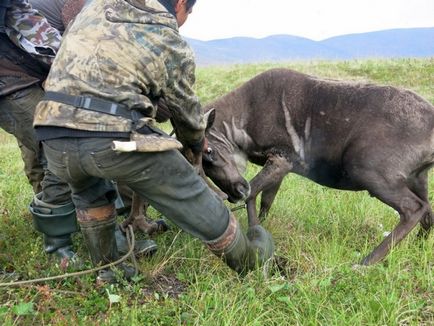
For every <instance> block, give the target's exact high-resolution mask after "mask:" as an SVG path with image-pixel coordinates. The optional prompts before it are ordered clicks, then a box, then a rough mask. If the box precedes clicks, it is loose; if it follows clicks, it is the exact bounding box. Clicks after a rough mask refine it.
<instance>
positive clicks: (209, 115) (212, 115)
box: [203, 108, 215, 130]
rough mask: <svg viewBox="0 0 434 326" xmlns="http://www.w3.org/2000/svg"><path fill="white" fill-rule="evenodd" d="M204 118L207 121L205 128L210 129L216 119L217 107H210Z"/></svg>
mask: <svg viewBox="0 0 434 326" xmlns="http://www.w3.org/2000/svg"><path fill="white" fill-rule="evenodd" d="M203 118H204V119H205V121H206V129H205V130H208V129H209V128H211V127H212V125H213V123H214V120H215V109H214V108H211V109H209V110H208V111H207V112H205V114H204V116H203Z"/></svg>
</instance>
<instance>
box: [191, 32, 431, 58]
mask: <svg viewBox="0 0 434 326" xmlns="http://www.w3.org/2000/svg"><path fill="white" fill-rule="evenodd" d="M187 41H188V42H189V44H190V45H191V46H192V48H193V50H194V52H195V54H196V61H197V64H198V65H220V64H235V63H255V62H279V61H289V60H306V59H355V58H368V57H374V58H398V57H430V56H434V27H431V28H410V29H391V30H385V31H378V32H369V33H362V34H348V35H342V36H337V37H332V38H329V39H325V40H322V41H313V40H310V39H307V38H303V37H297V36H291V35H273V36H269V37H265V38H261V39H255V38H249V37H234V38H228V39H220V40H211V41H199V40H195V39H189V38H187Z"/></svg>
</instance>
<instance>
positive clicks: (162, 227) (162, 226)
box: [155, 219, 170, 233]
mask: <svg viewBox="0 0 434 326" xmlns="http://www.w3.org/2000/svg"><path fill="white" fill-rule="evenodd" d="M155 223H157V230H156V231H155V232H157V233H164V232H166V231H168V230H169V229H170V227H169V225H168V224H167V223H166V221H165V220H163V219H159V220H156V221H155Z"/></svg>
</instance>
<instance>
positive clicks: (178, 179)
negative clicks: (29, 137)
mask: <svg viewBox="0 0 434 326" xmlns="http://www.w3.org/2000/svg"><path fill="white" fill-rule="evenodd" d="M194 3H195V0H94V1H93V2H91V3H90V4H89V5H88V6H87V7H86V8H85V9H84V11H83V12H82V13H81V14H80V15H79V16H78V17H77V18H76V20H75V21H74V23H73V24H72V25H71V26H70V28H69V31H68V35H67V36H66V37H65V39H64V41H63V43H62V47H61V49H60V51H59V53H58V56H57V57H56V60H55V62H54V64H53V67H52V70H51V72H50V75H49V77H48V79H47V81H46V90H47V95H48V96H47V97H46V98H45V100H44V101H42V102H40V103H39V104H38V106H37V109H36V115H35V121H34V125H35V127H36V128H37V129H36V130H37V134H38V137H39V139H41V140H42V141H43V144H44V151H45V153H46V155H47V158H48V166H49V168H50V170H51V169H52V171H54V172H55V173H56V174H57V175H59V176H61V177H62V178H63V179H64V180H66V181H67V182H68V183H69V184H70V186H71V190H72V194H73V195H72V198H73V201H74V204H75V205H76V207H77V219H78V222H79V224H80V227H81V230H82V233H83V236H84V239H85V241H86V244H87V247H88V249H89V252H90V254H91V258H92V261H93V263H94V264H100V263H106V262H112V261H114V260H116V258H117V255H116V244H115V242H114V241H113V232H114V224H115V217H114V216H115V214H114V206H113V199H114V193H113V188H112V186H111V184H110V183H109V182H108V181H107V180H110V179H113V180H116V181H121V182H124V183H126V184H128V185H129V186H130V187H131V188H132V189H133V190H134V191H135V192H136V193H138V194H139V195H141V196H143V197H144V198H146V199H147V200H148V201H149V203H150V204H151V205H152V206H153V207H155V208H156V209H158V210H159V211H160V212H162V213H163V214H164V215H165V216H167V217H168V218H169V219H171V220H172V221H173V222H174V223H175V224H177V225H178V226H179V227H180V228H182V229H183V230H185V231H187V232H188V233H190V234H192V235H193V236H195V237H198V238H200V239H201V240H203V241H204V242H205V243H206V244H207V246H208V247H209V249H210V250H212V251H213V252H214V253H215V254H217V255H219V256H222V257H223V259H224V260H225V262H226V263H227V264H228V265H229V266H230V267H231V268H233V269H234V270H236V271H238V272H240V273H243V272H246V271H248V270H251V269H253V268H254V267H255V266H257V265H258V264H261V263H264V262H265V261H266V260H267V259H269V258H270V257H271V255H272V253H273V242H272V238H271V236H270V234H269V233H268V232H267V231H265V229H263V228H262V227H261V226H256V227H252V228H251V229H250V230H249V232H248V236H246V235H245V234H244V233H242V231H241V229H240V226H239V224H238V222H237V221H236V219H235V218H234V216H233V215H232V214H231V213H230V211H229V210H228V209H227V207H225V205H224V204H223V202H222V201H221V200H220V199H219V198H217V196H216V195H215V194H214V193H213V192H212V191H211V190H210V189H209V188H208V187H207V185H206V183H205V182H204V180H203V179H202V178H201V177H199V175H198V174H197V173H196V172H195V170H194V169H193V167H192V166H191V165H190V164H189V163H188V162H187V161H186V160H185V158H184V157H183V156H182V155H181V154H180V152H178V151H176V150H169V151H163V152H151V153H143V152H128V153H126V152H115V151H113V150H112V148H111V145H112V141H113V140H128V139H129V137H130V134H131V133H132V132H138V133H151V134H152V133H158V131H156V130H155V129H153V128H152V126H150V125H149V124H148V123H147V121H148V120H147V118H148V119H149V118H154V117H155V114H156V110H157V107H156V106H155V105H154V103H155V102H156V101H157V100H158V99H160V98H163V99H164V101H165V103H166V104H167V107H168V108H169V110H170V114H171V119H172V123H173V124H174V127H175V130H176V134H177V138H178V139H179V140H180V141H181V142H182V144H183V145H184V150H185V151H190V152H191V153H193V156H194V161H196V162H197V161H199V160H200V159H201V153H202V147H203V143H204V129H205V119H204V116H203V111H202V108H201V105H200V103H199V101H198V98H197V97H196V95H195V94H194V92H193V89H192V87H193V83H194V81H195V76H194V71H195V64H194V58H193V53H192V51H191V49H190V48H189V46H188V45H187V43H186V42H185V41H184V40H183V39H182V38H181V36H180V34H179V31H178V27H180V26H181V25H182V24H183V23H184V22H185V20H186V19H187V17H188V15H189V14H190V13H191V10H192V7H193V5H194ZM107 275H110V271H109V270H107V271H105V272H104V274H100V275H99V277H101V278H106V277H108V278H109V277H110V276H107ZM125 276H126V277H128V276H129V275H128V270H125Z"/></svg>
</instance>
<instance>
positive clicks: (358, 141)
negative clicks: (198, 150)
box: [203, 69, 434, 265]
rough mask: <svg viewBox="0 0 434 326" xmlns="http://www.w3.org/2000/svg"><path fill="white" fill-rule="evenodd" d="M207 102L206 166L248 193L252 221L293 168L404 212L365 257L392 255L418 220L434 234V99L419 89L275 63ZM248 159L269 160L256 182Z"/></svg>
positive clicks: (236, 192) (224, 184) (234, 197)
mask: <svg viewBox="0 0 434 326" xmlns="http://www.w3.org/2000/svg"><path fill="white" fill-rule="evenodd" d="M207 107H208V108H215V109H216V110H215V112H216V115H215V121H214V125H213V127H212V128H211V129H210V130H209V131H208V132H207V137H208V144H209V147H208V148H207V149H206V150H205V152H204V154H203V167H204V170H205V173H206V174H207V176H209V177H210V178H211V179H212V180H213V181H214V183H215V184H216V185H217V186H219V187H220V188H221V189H222V190H223V191H224V192H226V193H227V194H228V196H229V200H230V201H232V202H235V201H239V200H245V201H246V203H247V211H248V218H249V223H250V224H255V223H258V218H257V214H256V207H255V202H256V197H257V196H258V194H259V193H261V192H262V199H261V208H260V214H259V217H260V218H263V217H264V216H265V215H266V214H267V212H268V210H269V209H270V206H271V204H272V202H273V200H274V198H275V195H276V193H277V191H278V189H279V187H280V184H281V183H282V180H283V178H284V176H285V175H286V174H288V173H289V172H294V173H297V174H299V175H302V176H305V177H307V178H309V179H311V180H313V181H315V182H317V183H319V184H321V185H324V186H327V187H332V188H336V189H343V190H353V191H358V190H367V191H368V192H369V193H370V194H371V195H372V196H374V197H376V198H378V199H379V200H381V201H382V202H383V203H385V204H387V205H389V206H391V207H392V208H394V209H395V210H396V211H398V213H399V215H400V222H399V223H398V225H397V226H396V227H395V229H394V230H393V231H392V232H391V234H390V235H389V236H387V237H386V238H385V239H384V241H383V242H382V243H381V244H380V245H379V246H378V247H377V248H375V250H374V251H373V252H372V253H371V254H369V255H368V256H367V257H366V258H364V259H363V261H362V264H365V265H369V264H373V263H375V262H378V261H379V260H381V259H383V258H384V257H385V256H386V255H387V253H388V252H389V250H390V249H391V248H392V247H393V246H394V245H396V244H397V243H398V242H400V241H401V240H402V239H403V238H404V237H405V236H406V235H407V234H408V233H409V232H410V231H411V230H412V229H413V228H414V227H415V226H416V224H418V223H419V222H420V223H421V225H422V228H423V230H424V231H426V234H427V233H428V230H429V229H430V228H431V226H432V224H433V215H432V210H431V206H430V204H429V202H428V189H427V172H428V169H429V168H430V167H431V166H432V165H433V163H434V131H433V129H434V107H433V106H432V105H431V104H430V103H428V102H427V101H425V100H424V99H422V98H421V97H420V96H418V95H416V94H415V93H413V92H410V91H407V90H402V89H397V88H394V87H389V86H376V85H370V84H356V83H348V82H342V81H335V80H323V79H318V78H315V77H311V76H308V75H305V74H301V73H298V72H295V71H292V70H287V69H274V70H269V71H267V72H264V73H262V74H260V75H258V76H256V77H255V78H253V79H251V80H250V81H248V82H246V83H245V84H244V85H242V86H241V87H239V88H238V89H236V90H234V91H232V92H230V93H229V94H227V95H225V96H223V97H221V98H219V99H217V100H216V101H215V102H213V103H211V104H209V105H208V106H207ZM206 110H207V109H206ZM247 160H248V161H250V162H253V163H255V164H259V165H261V166H263V169H262V170H261V171H260V172H259V173H258V174H257V175H256V176H255V177H254V178H253V179H252V180H251V182H250V184H249V183H248V182H247V181H246V180H245V179H244V178H243V177H242V176H241V174H240V172H241V173H242V172H243V171H242V168H244V167H245V165H246V162H247ZM237 166H238V167H239V166H241V167H242V168H241V170H240V171H239V170H238V169H237Z"/></svg>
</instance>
